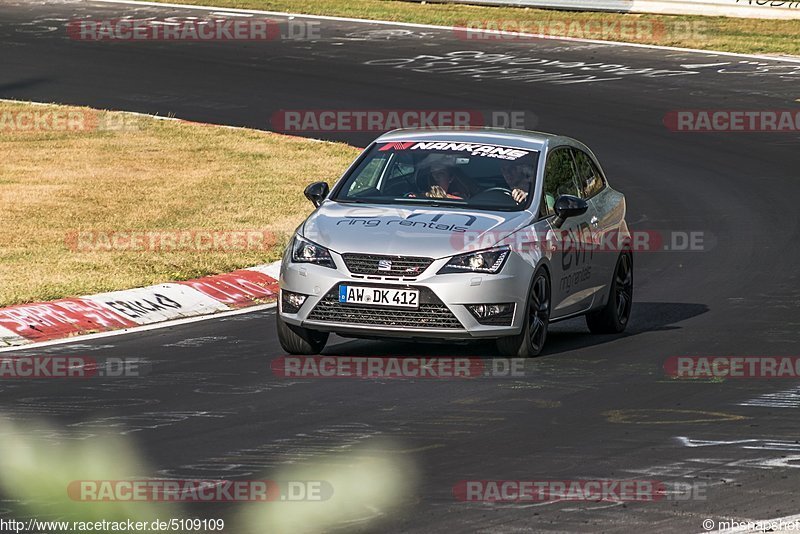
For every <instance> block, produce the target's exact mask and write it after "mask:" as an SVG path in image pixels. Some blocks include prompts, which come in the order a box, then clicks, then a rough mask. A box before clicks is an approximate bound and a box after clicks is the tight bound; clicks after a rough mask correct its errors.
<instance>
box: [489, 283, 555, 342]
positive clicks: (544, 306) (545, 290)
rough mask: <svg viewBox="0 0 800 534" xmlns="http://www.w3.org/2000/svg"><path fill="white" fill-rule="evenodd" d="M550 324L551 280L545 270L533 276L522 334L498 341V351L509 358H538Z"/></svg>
mask: <svg viewBox="0 0 800 534" xmlns="http://www.w3.org/2000/svg"><path fill="white" fill-rule="evenodd" d="M549 324H550V278H548V276H547V272H546V271H545V270H544V269H539V270H538V271H536V274H535V275H534V276H533V283H532V284H531V289H530V292H529V295H528V305H527V307H526V311H525V325H524V326H523V327H522V332H520V333H519V334H517V335H516V336H509V337H503V338H500V339H498V340H497V350H498V351H500V353H501V354H502V355H503V356H506V357H509V358H532V357H534V356H538V355H539V354H540V353H541V352H542V349H543V348H544V342H545V340H546V339H547V328H548V326H549Z"/></svg>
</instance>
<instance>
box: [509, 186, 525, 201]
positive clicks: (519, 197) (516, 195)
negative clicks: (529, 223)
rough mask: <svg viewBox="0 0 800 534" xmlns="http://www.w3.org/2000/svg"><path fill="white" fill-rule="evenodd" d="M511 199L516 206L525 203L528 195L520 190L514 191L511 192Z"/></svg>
mask: <svg viewBox="0 0 800 534" xmlns="http://www.w3.org/2000/svg"><path fill="white" fill-rule="evenodd" d="M511 198H513V199H514V202H516V203H517V204H522V203H523V202H525V199H526V198H528V193H527V192H525V191H523V190H522V189H519V188H517V189H514V190H513V191H511Z"/></svg>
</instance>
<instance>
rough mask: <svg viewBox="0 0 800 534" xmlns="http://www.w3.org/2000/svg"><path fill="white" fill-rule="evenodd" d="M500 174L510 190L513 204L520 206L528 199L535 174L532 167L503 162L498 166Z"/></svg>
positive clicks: (520, 163) (518, 163)
mask: <svg viewBox="0 0 800 534" xmlns="http://www.w3.org/2000/svg"><path fill="white" fill-rule="evenodd" d="M500 172H502V173H503V178H504V179H505V181H506V183H507V184H508V188H509V189H511V196H512V198H513V199H514V202H516V203H517V204H522V203H523V202H525V200H526V199H527V198H528V193H529V192H530V190H531V187H532V186H533V179H534V175H535V172H534V170H533V166H532V165H529V164H526V163H523V162H521V161H504V162H503V163H501V164H500Z"/></svg>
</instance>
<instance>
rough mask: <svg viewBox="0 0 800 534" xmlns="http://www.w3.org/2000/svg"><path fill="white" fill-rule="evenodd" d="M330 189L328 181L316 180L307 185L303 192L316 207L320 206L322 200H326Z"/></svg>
mask: <svg viewBox="0 0 800 534" xmlns="http://www.w3.org/2000/svg"><path fill="white" fill-rule="evenodd" d="M329 191H330V188H329V187H328V184H327V183H326V182H314V183H313V184H310V185H309V186H308V187H306V190H305V191H303V194H304V195H305V196H306V198H307V199H308V200H310V201H311V203H312V204H314V207H315V208H318V207H319V206H320V204H322V201H323V200H325V197H327V196H328V192H329Z"/></svg>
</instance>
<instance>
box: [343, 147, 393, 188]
mask: <svg viewBox="0 0 800 534" xmlns="http://www.w3.org/2000/svg"><path fill="white" fill-rule="evenodd" d="M388 159H389V155H388V154H386V155H381V157H377V158H373V159H372V160H370V161H368V162H367V163H366V165H363V166H361V167H360V168H359V169H358V170H357V172H356V175H355V176H354V177H353V180H352V181H351V182H350V183H349V184H348V188H347V193H348V194H350V195H354V194H358V193H362V192H364V191H368V190H372V189H375V188H377V187H378V180H380V178H381V175H382V174H383V169H384V168H385V167H386V164H387V162H388Z"/></svg>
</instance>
